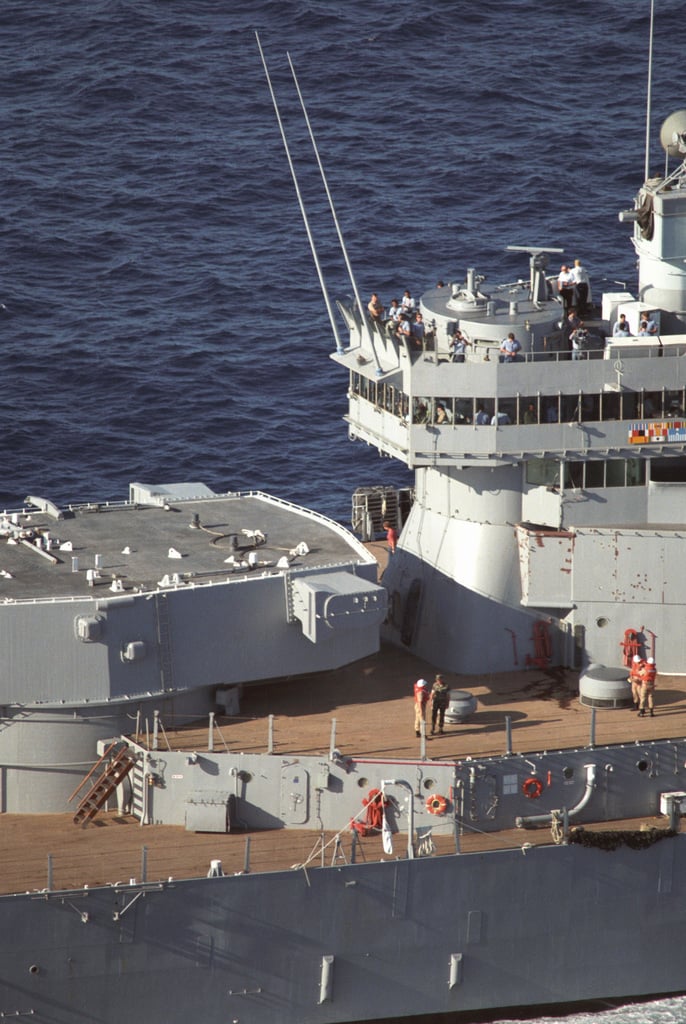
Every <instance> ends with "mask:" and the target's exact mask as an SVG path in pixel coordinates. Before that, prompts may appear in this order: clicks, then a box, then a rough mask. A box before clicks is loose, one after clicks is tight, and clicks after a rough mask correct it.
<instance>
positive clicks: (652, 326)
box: [638, 310, 657, 338]
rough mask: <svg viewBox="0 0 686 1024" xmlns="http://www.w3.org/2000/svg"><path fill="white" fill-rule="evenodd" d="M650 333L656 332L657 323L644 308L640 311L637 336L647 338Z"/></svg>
mask: <svg viewBox="0 0 686 1024" xmlns="http://www.w3.org/2000/svg"><path fill="white" fill-rule="evenodd" d="M651 334H657V324H656V323H655V321H654V320H653V318H652V317H651V315H650V313H648V312H647V310H645V311H644V312H643V313H641V319H640V322H639V327H638V336H639V338H647V337H649V336H650V335H651Z"/></svg>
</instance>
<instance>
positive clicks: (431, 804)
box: [426, 793, 448, 814]
mask: <svg viewBox="0 0 686 1024" xmlns="http://www.w3.org/2000/svg"><path fill="white" fill-rule="evenodd" d="M426 809H427V811H428V812H429V814H445V812H446V811H447V810H448V801H447V800H446V798H445V797H444V796H440V795H439V794H438V793H437V794H436V795H435V796H430V797H429V799H428V800H427V801H426Z"/></svg>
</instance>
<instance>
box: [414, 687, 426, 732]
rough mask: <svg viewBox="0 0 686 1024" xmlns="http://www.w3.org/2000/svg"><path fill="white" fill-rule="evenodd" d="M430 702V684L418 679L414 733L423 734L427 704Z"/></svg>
mask: <svg viewBox="0 0 686 1024" xmlns="http://www.w3.org/2000/svg"><path fill="white" fill-rule="evenodd" d="M428 703H429V684H428V683H427V681H426V679H418V680H417V682H416V683H415V684H414V734H415V736H421V734H422V722H426V705H427V704H428Z"/></svg>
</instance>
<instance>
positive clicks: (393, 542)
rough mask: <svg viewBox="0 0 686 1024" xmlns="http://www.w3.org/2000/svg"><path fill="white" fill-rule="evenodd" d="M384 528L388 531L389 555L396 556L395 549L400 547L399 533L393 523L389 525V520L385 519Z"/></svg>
mask: <svg viewBox="0 0 686 1024" xmlns="http://www.w3.org/2000/svg"><path fill="white" fill-rule="evenodd" d="M383 528H384V530H385V531H386V541H387V543H388V550H389V553H390V554H391V555H394V554H395V549H396V547H397V546H398V531H397V530H396V528H395V527H394V526H393V525H392V524H391V523H389V521H388V519H384V522H383Z"/></svg>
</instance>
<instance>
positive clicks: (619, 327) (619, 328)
mask: <svg viewBox="0 0 686 1024" xmlns="http://www.w3.org/2000/svg"><path fill="white" fill-rule="evenodd" d="M612 337H613V338H630V337H631V328H630V327H629V321H628V320H627V318H626V313H620V314H619V319H618V320H617V323H616V324H615V325H614V327H613V328H612Z"/></svg>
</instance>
